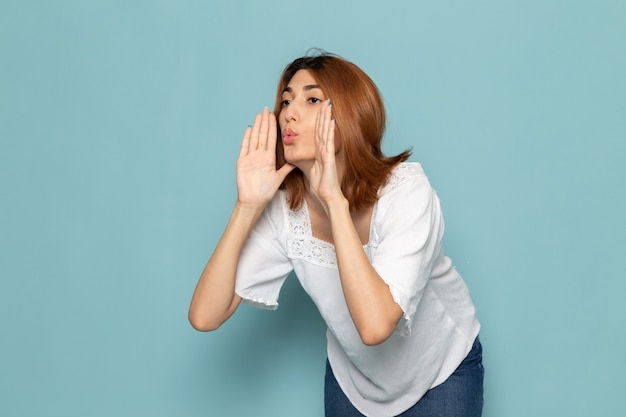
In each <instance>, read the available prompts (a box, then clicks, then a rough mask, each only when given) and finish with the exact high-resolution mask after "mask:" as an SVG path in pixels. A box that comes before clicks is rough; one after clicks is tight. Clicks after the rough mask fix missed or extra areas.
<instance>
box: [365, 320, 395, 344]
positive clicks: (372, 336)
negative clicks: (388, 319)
mask: <svg viewBox="0 0 626 417" xmlns="http://www.w3.org/2000/svg"><path fill="white" fill-rule="evenodd" d="M394 330H395V326H391V325H386V326H376V327H371V328H366V329H359V336H360V337H361V342H363V344H364V345H366V346H376V345H380V344H381V343H384V342H385V341H387V339H389V338H390V337H391V335H392V334H393V331H394Z"/></svg>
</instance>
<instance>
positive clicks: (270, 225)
mask: <svg viewBox="0 0 626 417" xmlns="http://www.w3.org/2000/svg"><path fill="white" fill-rule="evenodd" d="M288 210H289V203H288V202H287V195H286V193H285V191H283V190H278V192H277V193H276V194H275V195H274V197H273V198H272V200H271V201H270V202H269V203H268V204H267V206H266V207H265V210H263V214H262V215H261V218H260V219H259V220H258V221H257V223H256V225H255V227H254V231H255V232H256V233H261V234H263V235H273V236H280V235H281V234H282V232H283V230H284V227H285V224H286V219H287V212H288Z"/></svg>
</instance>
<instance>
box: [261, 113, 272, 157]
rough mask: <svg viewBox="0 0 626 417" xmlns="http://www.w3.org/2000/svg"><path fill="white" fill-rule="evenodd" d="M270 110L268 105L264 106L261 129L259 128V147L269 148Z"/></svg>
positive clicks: (262, 148)
mask: <svg viewBox="0 0 626 417" xmlns="http://www.w3.org/2000/svg"><path fill="white" fill-rule="evenodd" d="M269 118H270V111H269V109H268V108H267V107H265V108H263V112H262V113H261V129H260V130H259V149H261V150H265V149H266V148H267V135H268V131H269Z"/></svg>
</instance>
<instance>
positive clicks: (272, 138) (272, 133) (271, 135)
mask: <svg viewBox="0 0 626 417" xmlns="http://www.w3.org/2000/svg"><path fill="white" fill-rule="evenodd" d="M277 139H278V132H277V129H276V116H274V113H270V115H269V129H268V134H267V150H268V151H275V150H276V140H277Z"/></svg>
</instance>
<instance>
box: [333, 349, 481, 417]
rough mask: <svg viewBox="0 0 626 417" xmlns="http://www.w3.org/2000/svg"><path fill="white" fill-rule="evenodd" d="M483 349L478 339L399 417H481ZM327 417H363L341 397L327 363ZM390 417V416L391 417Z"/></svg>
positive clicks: (346, 399) (342, 394)
mask: <svg viewBox="0 0 626 417" xmlns="http://www.w3.org/2000/svg"><path fill="white" fill-rule="evenodd" d="M482 352H483V348H482V346H481V344H480V340H478V337H477V338H476V340H475V341H474V345H473V346H472V350H471V351H470V353H468V354H467V356H466V357H465V359H464V360H463V362H461V364H460V365H459V367H458V368H457V369H456V370H455V371H454V373H453V374H452V375H450V377H448V379H447V380H446V381H445V382H444V383H443V384H441V385H438V386H436V387H435V388H433V389H431V390H429V391H427V392H426V394H424V396H423V397H422V398H421V399H420V400H419V401H418V402H417V404H415V405H414V406H412V407H411V408H409V409H408V410H406V411H405V412H403V413H402V414H400V415H399V416H398V417H418V416H419V417H480V416H481V415H482V412H483V376H484V373H485V371H484V369H483V356H482ZM324 409H325V411H326V417H363V414H361V413H360V412H359V411H358V410H357V409H356V408H354V406H353V405H352V404H351V403H350V400H348V398H347V397H346V395H345V394H344V393H343V391H342V390H341V388H340V387H339V384H338V383H337V380H336V379H335V375H333V370H332V369H331V367H330V363H329V362H328V360H326V378H325V384H324ZM390 417H391V416H390Z"/></svg>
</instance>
